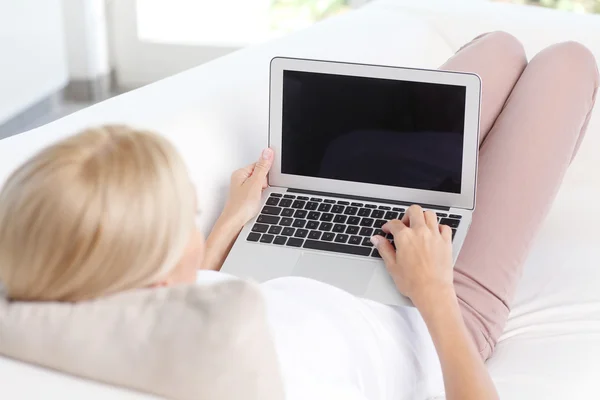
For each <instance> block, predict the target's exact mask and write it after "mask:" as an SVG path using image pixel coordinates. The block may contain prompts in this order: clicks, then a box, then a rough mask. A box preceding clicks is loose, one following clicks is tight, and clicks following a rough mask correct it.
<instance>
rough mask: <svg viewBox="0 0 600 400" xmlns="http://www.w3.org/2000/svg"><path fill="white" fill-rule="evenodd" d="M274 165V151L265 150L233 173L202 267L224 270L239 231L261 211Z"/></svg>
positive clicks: (207, 243) (209, 238) (207, 245)
mask: <svg viewBox="0 0 600 400" xmlns="http://www.w3.org/2000/svg"><path fill="white" fill-rule="evenodd" d="M272 164H273V150H271V149H265V150H263V152H262V155H261V157H260V159H259V160H258V161H257V162H255V163H254V164H251V165H248V166H247V167H245V168H240V169H238V170H237V171H235V172H234V173H233V174H231V188H230V189H229V198H228V199H227V203H226V204H225V208H224V209H223V213H221V216H220V217H219V219H217V221H216V222H215V225H214V226H213V229H212V231H211V232H210V235H208V239H207V240H206V253H205V255H204V261H203V264H202V269H212V270H214V271H219V270H220V269H221V266H222V265H223V262H225V258H227V255H228V254H229V251H230V250H231V247H232V246H233V243H234V242H235V239H236V238H237V236H238V234H239V233H240V230H241V229H242V227H243V226H244V225H245V224H246V222H248V221H250V220H251V219H252V218H253V217H254V216H255V215H256V214H257V213H258V211H259V208H260V204H261V197H262V191H263V189H265V188H266V187H267V174H268V173H269V170H270V169H271V165H272Z"/></svg>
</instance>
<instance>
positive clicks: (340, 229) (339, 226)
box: [333, 224, 346, 233]
mask: <svg viewBox="0 0 600 400" xmlns="http://www.w3.org/2000/svg"><path fill="white" fill-rule="evenodd" d="M345 230H346V225H342V224H335V225H334V226H333V231H334V232H337V233H341V232H344V231H345Z"/></svg>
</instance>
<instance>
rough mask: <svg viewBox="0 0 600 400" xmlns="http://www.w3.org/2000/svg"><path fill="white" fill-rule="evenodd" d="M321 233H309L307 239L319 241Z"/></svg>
mask: <svg viewBox="0 0 600 400" xmlns="http://www.w3.org/2000/svg"><path fill="white" fill-rule="evenodd" d="M321 233H322V232H319V231H310V233H309V234H308V238H309V239H314V240H319V239H321Z"/></svg>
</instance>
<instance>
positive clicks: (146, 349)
mask: <svg viewBox="0 0 600 400" xmlns="http://www.w3.org/2000/svg"><path fill="white" fill-rule="evenodd" d="M0 354H2V355H4V356H7V357H10V358H13V359H17V360H20V361H24V362H28V363H33V364H38V365H41V366H44V367H48V368H52V369H55V370H59V371H62V372H66V373H69V374H73V375H76V376H80V377H84V378H89V379H91V380H95V381H99V382H103V383H108V384H111V385H116V386H121V387H125V388H129V389H134V390H138V391H141V392H146V393H150V394H155V395H158V396H162V397H167V398H170V399H181V400H186V399H223V400H225V399H231V400H234V399H241V398H244V399H256V400H271V399H272V400H279V399H283V397H284V396H283V387H282V381H281V377H280V376H279V367H278V363H277V359H276V354H275V348H274V346H273V344H272V342H271V336H270V334H269V331H268V328H267V322H266V317H265V309H264V304H263V301H262V298H261V296H260V293H259V289H258V287H257V286H255V285H254V284H251V283H247V282H244V281H241V280H231V281H226V282H223V283H217V284H214V285H189V286H187V285H186V286H178V287H173V288H162V289H143V290H134V291H129V292H124V293H121V294H117V295H114V296H111V297H107V298H104V299H100V300H96V301H89V302H82V303H77V304H72V303H24V302H10V301H7V300H6V299H0Z"/></svg>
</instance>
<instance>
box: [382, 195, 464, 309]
mask: <svg viewBox="0 0 600 400" xmlns="http://www.w3.org/2000/svg"><path fill="white" fill-rule="evenodd" d="M437 221H438V219H437V215H436V214H435V213H433V212H431V211H426V212H423V209H422V208H421V207H419V206H417V205H413V206H411V207H410V208H409V209H408V211H407V212H406V215H405V216H404V218H402V220H401V221H400V220H393V221H389V222H388V223H387V224H385V225H383V227H382V229H383V230H384V231H385V232H388V233H391V234H392V235H394V243H395V244H396V248H397V249H398V251H395V250H394V248H393V247H392V245H391V244H390V243H389V242H388V241H387V240H386V239H384V238H383V237H381V236H374V237H373V238H372V239H371V240H372V241H373V244H374V245H375V246H376V247H377V250H379V254H381V257H382V258H383V261H384V262H385V265H386V267H387V269H388V271H389V273H390V275H391V276H392V278H393V279H394V282H395V283H396V286H397V287H398V290H400V292H401V293H402V294H404V295H405V296H407V297H409V298H410V299H411V300H412V302H413V303H414V304H415V306H417V307H419V306H420V305H421V304H423V305H424V303H430V302H435V301H436V299H435V297H436V296H438V295H439V294H440V293H443V294H444V295H446V294H448V292H451V293H453V292H454V286H453V272H452V231H451V230H450V228H449V227H448V226H446V225H438V222H437Z"/></svg>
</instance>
